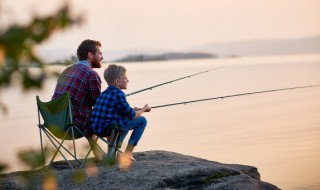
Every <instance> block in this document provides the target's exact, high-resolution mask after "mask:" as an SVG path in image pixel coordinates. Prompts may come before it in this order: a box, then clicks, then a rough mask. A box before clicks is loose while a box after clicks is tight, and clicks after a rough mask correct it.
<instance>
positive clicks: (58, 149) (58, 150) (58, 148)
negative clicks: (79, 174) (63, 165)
mask: <svg viewBox="0 0 320 190" xmlns="http://www.w3.org/2000/svg"><path fill="white" fill-rule="evenodd" d="M45 134H46V135H47V137H48V139H49V140H50V141H51V143H52V144H53V146H54V147H55V148H56V149H57V150H56V152H55V153H54V155H53V157H52V159H51V160H50V162H49V164H48V166H47V168H49V167H50V165H51V164H52V162H53V160H54V159H55V157H56V156H57V154H58V152H59V153H60V154H61V156H62V157H63V158H64V160H65V161H66V162H67V163H68V164H69V166H70V167H71V168H72V169H73V170H74V167H73V166H72V164H71V163H70V162H69V160H68V159H67V158H66V157H65V156H64V155H63V153H62V152H61V151H60V148H61V147H63V146H62V144H63V142H64V139H65V137H66V135H67V133H66V135H65V136H64V138H63V140H62V141H61V143H60V144H59V147H57V145H56V144H55V143H54V142H53V141H52V139H51V138H50V136H49V135H48V134H47V133H46V132H45Z"/></svg>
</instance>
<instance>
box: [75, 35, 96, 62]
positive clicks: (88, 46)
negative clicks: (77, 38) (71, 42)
mask: <svg viewBox="0 0 320 190" xmlns="http://www.w3.org/2000/svg"><path fill="white" fill-rule="evenodd" d="M97 46H100V47H101V43H100V42H99V41H96V40H89V39H88V40H84V41H82V42H81V44H80V45H79V46H78V49H77V56H78V58H79V60H80V61H82V60H86V59H87V58H88V53H89V52H91V53H92V54H95V53H96V51H97Z"/></svg>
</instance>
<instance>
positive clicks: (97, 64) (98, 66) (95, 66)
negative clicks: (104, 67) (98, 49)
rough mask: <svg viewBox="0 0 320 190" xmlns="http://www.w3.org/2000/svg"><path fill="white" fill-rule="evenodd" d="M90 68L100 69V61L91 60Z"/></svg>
mask: <svg viewBox="0 0 320 190" xmlns="http://www.w3.org/2000/svg"><path fill="white" fill-rule="evenodd" d="M91 67H92V68H101V60H100V61H99V60H98V59H93V60H92V62H91Z"/></svg>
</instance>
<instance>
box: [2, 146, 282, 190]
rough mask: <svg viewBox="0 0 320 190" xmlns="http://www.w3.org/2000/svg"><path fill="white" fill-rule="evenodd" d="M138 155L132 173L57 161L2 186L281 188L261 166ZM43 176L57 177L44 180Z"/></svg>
mask: <svg viewBox="0 0 320 190" xmlns="http://www.w3.org/2000/svg"><path fill="white" fill-rule="evenodd" d="M134 157H135V159H136V160H137V161H134V163H133V165H132V168H131V169H130V170H129V171H128V172H121V171H120V170H119V169H118V168H117V167H116V166H104V165H102V164H101V163H95V164H88V165H87V167H86V168H85V169H83V170H72V169H68V168H67V167H66V166H67V165H66V163H64V162H55V163H54V165H53V168H52V169H51V170H49V171H47V172H43V171H40V170H38V171H28V172H13V173H9V174H2V175H0V189H27V188H31V189H34V188H36V189H46V188H47V187H51V188H53V189H85V190H88V189H121V190H122V189H148V190H149V189H219V190H223V189H228V190H232V189H239V190H240V189H241V190H255V189H259V190H260V189H261V190H262V189H263V190H269V189H270V190H274V189H279V188H278V187H276V186H274V185H272V184H270V183H267V182H263V181H261V180H260V174H259V173H258V171H257V168H255V167H252V166H244V165H236V164H221V163H218V162H213V161H209V160H205V159H201V158H196V157H191V156H186V155H181V154H177V153H174V152H167V151H147V152H139V153H135V154H134ZM47 174H50V175H47ZM21 176H24V179H26V178H27V179H28V180H29V181H30V180H31V181H32V184H31V186H30V184H29V187H26V186H23V185H22V184H23V183H22V181H21V180H19V179H21ZM26 176H27V177H26ZM30 176H31V177H30ZM32 176H33V177H32ZM35 176H38V177H35ZM43 176H54V177H51V178H50V177H47V178H46V180H43V179H45V178H44V177H43ZM77 178H78V180H77ZM75 179H76V180H75ZM79 179H80V180H79ZM44 181H45V182H44Z"/></svg>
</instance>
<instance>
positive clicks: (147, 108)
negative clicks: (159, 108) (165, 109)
mask: <svg viewBox="0 0 320 190" xmlns="http://www.w3.org/2000/svg"><path fill="white" fill-rule="evenodd" d="M150 111H151V107H150V106H149V105H148V104H146V105H145V106H144V107H143V108H134V112H135V114H136V115H135V117H134V119H136V118H138V117H139V116H141V115H142V114H143V112H150Z"/></svg>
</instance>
